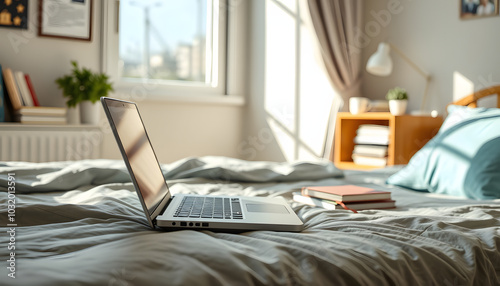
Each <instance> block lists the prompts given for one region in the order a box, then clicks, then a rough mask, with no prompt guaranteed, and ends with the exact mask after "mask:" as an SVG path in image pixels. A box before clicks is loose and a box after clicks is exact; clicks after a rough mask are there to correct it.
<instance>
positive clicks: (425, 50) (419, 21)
mask: <svg viewBox="0 0 500 286" xmlns="http://www.w3.org/2000/svg"><path fill="white" fill-rule="evenodd" d="M391 10H392V11H393V12H392V13H391V12H390V11H391ZM459 11H460V7H459V1H458V0H449V1H448V0H447V1H435V0H434V1H433V0H419V1H411V0H389V1H386V0H369V1H365V8H364V15H365V19H364V27H362V29H361V31H363V35H364V37H363V45H364V46H365V48H364V49H363V59H364V61H363V64H364V65H365V64H366V61H367V60H368V57H369V56H370V55H371V54H373V53H374V52H375V51H376V49H377V46H378V43H380V42H381V41H389V42H391V43H392V44H394V45H395V46H397V47H398V48H399V49H400V50H401V51H402V52H403V53H405V54H406V55H407V56H408V57H409V58H410V59H412V60H413V61H414V62H415V63H416V64H417V65H419V66H420V68H421V69H423V70H425V71H427V72H428V73H430V74H431V76H432V81H431V84H430V89H429V100H428V110H432V109H436V110H438V111H439V112H440V113H441V114H443V112H444V110H445V106H446V105H447V104H448V103H450V102H452V101H453V100H456V99H458V98H459V97H461V96H464V95H466V94H468V93H469V92H472V91H473V90H477V89H480V88H484V87H486V86H489V85H494V84H500V69H499V67H500V56H499V54H498V52H499V49H498V48H499V47H500V37H498V28H499V27H500V16H495V17H488V18H481V19H470V20H460V18H459ZM394 12H396V13H394ZM392 59H393V62H394V69H393V73H392V75H390V76H389V77H385V78H383V77H376V76H373V75H370V74H368V73H366V72H364V74H363V88H362V90H363V94H364V96H367V97H370V98H373V99H383V98H384V96H385V94H386V93H387V90H389V89H390V88H393V87H395V86H401V87H403V88H406V89H407V90H408V92H409V96H410V101H409V108H410V110H418V109H419V108H420V104H421V101H422V95H423V91H424V85H423V84H424V80H423V78H422V77H421V76H420V75H419V74H417V73H416V72H415V71H414V70H413V69H412V68H410V67H409V66H408V65H407V64H406V62H404V61H403V60H402V59H401V58H400V57H399V56H398V55H397V54H394V53H392ZM458 86H460V87H458ZM454 96H455V98H454ZM486 105H488V104H486Z"/></svg>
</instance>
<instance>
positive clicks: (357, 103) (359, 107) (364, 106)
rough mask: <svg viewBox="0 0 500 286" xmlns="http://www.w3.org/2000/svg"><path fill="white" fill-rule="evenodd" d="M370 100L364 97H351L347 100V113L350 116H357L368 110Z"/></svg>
mask: <svg viewBox="0 0 500 286" xmlns="http://www.w3.org/2000/svg"><path fill="white" fill-rule="evenodd" d="M370 108H371V104H370V100H369V99H368V98H366V97H351V98H349V111H350V112H351V113H352V114H359V113H363V112H367V111H368V110H370Z"/></svg>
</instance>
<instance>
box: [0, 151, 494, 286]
mask: <svg viewBox="0 0 500 286" xmlns="http://www.w3.org/2000/svg"><path fill="white" fill-rule="evenodd" d="M162 167H163V171H164V175H165V177H166V179H167V182H168V183H169V186H170V190H171V192H172V193H174V194H175V193H196V194H214V195H218V194H224V195H226V194H229V195H233V194H234V195H247V196H283V197H285V198H287V199H291V194H292V192H293V191H298V190H299V189H300V188H301V187H303V186H311V185H340V184H358V185H361V186H368V187H374V188H377V189H384V190H390V191H392V197H393V198H394V199H395V200H396V204H397V206H398V207H397V208H396V209H391V210H366V211H360V212H359V213H357V214H354V213H352V212H349V211H344V210H335V211H326V210H323V209H319V208H312V207H309V206H305V205H301V204H298V203H293V202H292V201H290V203H292V205H293V207H294V209H295V211H296V212H297V213H298V214H299V216H300V217H301V218H302V220H303V221H304V222H305V229H304V231H303V232H301V233H288V232H272V231H252V232H245V233H241V234H229V233H214V232H211V231H193V230H183V231H175V232H164V231H159V230H152V229H150V228H149V227H148V226H147V223H146V219H145V218H144V216H143V213H142V210H141V207H140V204H139V201H138V198H137V195H136V193H135V191H134V189H133V186H132V184H131V183H130V179H129V177H128V173H127V172H126V169H125V167H124V165H123V163H122V162H121V161H111V160H89V161H78V162H52V163H40V164H34V163H14V162H11V163H0V192H1V194H2V195H1V197H0V226H1V233H2V234H1V235H0V254H1V257H2V259H1V261H2V262H0V266H1V267H0V269H2V270H1V271H0V284H1V285H162V284H163V285H450V286H451V285H500V208H499V207H500V200H496V201H472V200H467V199H460V198H451V197H445V196H442V195H441V196H440V195H435V194H429V193H418V192H414V191H410V190H405V189H402V188H397V187H393V186H388V185H385V184H384V182H385V179H386V178H387V177H388V176H389V175H391V174H393V173H394V172H395V171H397V170H398V167H391V168H386V169H381V170H378V171H372V172H355V171H349V172H345V173H344V174H345V176H342V173H340V172H339V171H338V170H336V169H335V168H334V167H333V165H332V164H331V163H328V162H323V163H305V162H302V163H296V164H286V163H282V164H278V163H266V162H246V161H240V160H235V159H229V158H221V157H203V158H188V159H185V160H181V161H179V162H175V163H172V164H169V165H163V166H162ZM8 173H13V174H15V175H14V178H15V182H16V190H15V191H16V194H15V196H16V197H15V206H16V207H15V222H9V221H8V213H9V211H8V205H9V202H8V196H7V184H8V176H7V174H8ZM11 197H12V196H11ZM10 203H12V202H10ZM11 213H12V211H11ZM9 223H10V224H12V223H15V224H16V225H15V227H11V226H8V227H5V226H7V225H8V224H9ZM11 229H14V231H15V239H14V241H15V249H14V250H9V249H8V245H9V240H10V242H12V238H11V236H10V233H9V231H11ZM11 245H12V244H11ZM11 252H13V253H14V254H15V256H14V257H15V277H16V278H15V279H14V278H11V277H9V276H8V274H9V273H11V271H10V270H9V268H8V267H9V263H10V262H8V261H7V260H8V259H10V257H11ZM11 270H12V269H11Z"/></svg>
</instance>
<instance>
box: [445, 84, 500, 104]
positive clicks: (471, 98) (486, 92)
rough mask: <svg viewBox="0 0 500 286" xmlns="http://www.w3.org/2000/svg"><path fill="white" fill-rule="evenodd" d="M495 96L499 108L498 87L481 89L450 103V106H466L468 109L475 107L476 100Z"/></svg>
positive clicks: (499, 90) (499, 93) (499, 87)
mask: <svg viewBox="0 0 500 286" xmlns="http://www.w3.org/2000/svg"><path fill="white" fill-rule="evenodd" d="M495 94H496V95H497V107H498V108H500V85H494V86H490V87H488V88H485V89H481V90H480V91H476V92H474V93H472V94H469V95H467V96H466V97H464V98H461V99H459V100H457V101H455V102H452V103H451V104H454V105H462V106H468V107H477V101H478V99H481V98H483V97H486V96H490V95H495Z"/></svg>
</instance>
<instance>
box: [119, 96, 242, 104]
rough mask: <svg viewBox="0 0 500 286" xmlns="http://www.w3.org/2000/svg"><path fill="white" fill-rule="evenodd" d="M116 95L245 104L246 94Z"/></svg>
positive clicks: (194, 102) (144, 99)
mask: <svg viewBox="0 0 500 286" xmlns="http://www.w3.org/2000/svg"><path fill="white" fill-rule="evenodd" d="M112 96H114V97H117V98H120V99H123V100H127V101H134V102H140V101H148V102H155V101H156V102H175V103H186V104H211V105H229V106H244V105H245V96H243V95H158V94H148V95H146V96H144V97H142V96H141V97H137V98H130V96H129V95H126V94H114V95H112Z"/></svg>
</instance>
